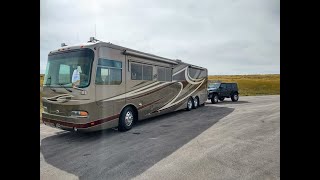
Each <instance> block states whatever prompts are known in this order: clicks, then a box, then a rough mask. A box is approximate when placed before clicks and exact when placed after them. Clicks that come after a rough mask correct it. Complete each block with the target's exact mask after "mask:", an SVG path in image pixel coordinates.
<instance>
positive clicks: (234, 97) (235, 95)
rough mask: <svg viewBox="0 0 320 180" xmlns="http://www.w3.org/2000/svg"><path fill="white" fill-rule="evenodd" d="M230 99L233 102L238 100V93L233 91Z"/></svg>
mask: <svg viewBox="0 0 320 180" xmlns="http://www.w3.org/2000/svg"><path fill="white" fill-rule="evenodd" d="M231 100H232V101H233V102H236V101H238V100H239V94H238V93H233V94H232V96H231Z"/></svg>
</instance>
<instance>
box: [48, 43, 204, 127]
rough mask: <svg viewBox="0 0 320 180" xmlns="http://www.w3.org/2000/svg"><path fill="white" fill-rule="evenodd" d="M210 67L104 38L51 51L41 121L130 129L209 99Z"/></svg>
mask: <svg viewBox="0 0 320 180" xmlns="http://www.w3.org/2000/svg"><path fill="white" fill-rule="evenodd" d="M207 80H208V73H207V69H206V68H202V67H198V66H194V65H191V64H187V63H184V62H182V61H181V60H172V59H167V58H163V57H160V56H155V55H152V54H148V53H143V52H139V51H136V50H133V49H129V48H125V47H121V46H117V45H114V44H112V43H106V42H101V41H99V40H96V39H94V38H90V41H88V42H87V43H84V44H80V45H74V46H67V45H65V44H62V46H61V48H59V49H57V50H54V51H51V52H50V53H49V55H48V64H47V69H46V72H45V79H44V87H43V97H42V101H43V107H44V112H43V114H42V121H43V123H44V124H46V125H48V126H52V127H55V128H60V129H64V130H69V131H96V130H101V129H107V128H114V127H118V129H119V130H120V131H126V130H129V129H131V128H132V126H133V124H134V122H136V121H138V120H143V119H147V118H149V117H154V116H158V115H161V114H164V113H168V112H173V111H177V110H181V109H186V110H191V109H196V108H197V107H198V106H200V105H204V104H205V101H206V100H207V98H208V96H207Z"/></svg>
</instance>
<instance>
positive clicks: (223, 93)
mask: <svg viewBox="0 0 320 180" xmlns="http://www.w3.org/2000/svg"><path fill="white" fill-rule="evenodd" d="M219 92H220V93H219V96H229V95H228V90H227V86H226V84H224V83H221V84H220V88H219Z"/></svg>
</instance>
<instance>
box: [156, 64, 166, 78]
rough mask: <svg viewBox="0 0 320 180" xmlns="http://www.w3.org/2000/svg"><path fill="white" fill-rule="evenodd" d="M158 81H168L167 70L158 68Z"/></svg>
mask: <svg viewBox="0 0 320 180" xmlns="http://www.w3.org/2000/svg"><path fill="white" fill-rule="evenodd" d="M158 81H166V72H165V68H162V67H158Z"/></svg>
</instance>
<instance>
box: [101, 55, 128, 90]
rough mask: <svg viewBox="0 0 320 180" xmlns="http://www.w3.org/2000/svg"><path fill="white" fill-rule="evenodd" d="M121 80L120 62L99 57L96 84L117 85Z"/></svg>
mask: <svg viewBox="0 0 320 180" xmlns="http://www.w3.org/2000/svg"><path fill="white" fill-rule="evenodd" d="M121 82H122V62H120V61H115V60H108V59H99V61H98V67H97V75H96V84H99V85H119V84H121Z"/></svg>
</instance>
